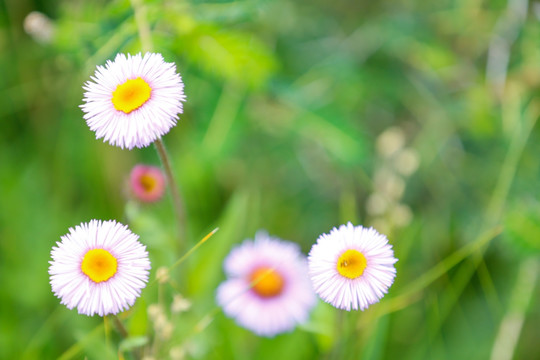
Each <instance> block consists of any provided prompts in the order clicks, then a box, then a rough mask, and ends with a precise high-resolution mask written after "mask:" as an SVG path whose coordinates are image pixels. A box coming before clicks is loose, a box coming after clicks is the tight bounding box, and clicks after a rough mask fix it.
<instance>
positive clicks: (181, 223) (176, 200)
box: [154, 139, 185, 239]
mask: <svg viewBox="0 0 540 360" xmlns="http://www.w3.org/2000/svg"><path fill="white" fill-rule="evenodd" d="M154 144H155V146H156V150H157V152H158V154H159V158H160V160H161V163H162V164H163V169H164V170H165V177H166V178H167V184H168V185H169V188H170V189H171V195H172V200H173V205H174V210H175V212H176V219H177V222H178V231H179V236H180V239H184V238H185V211H184V204H183V203H182V198H181V197H180V192H179V191H178V186H177V185H176V181H175V179H174V175H173V172H172V166H171V161H170V157H169V155H168V153H167V149H165V145H164V144H163V141H161V139H157V140H156V141H154Z"/></svg>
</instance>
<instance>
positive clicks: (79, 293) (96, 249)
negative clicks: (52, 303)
mask: <svg viewBox="0 0 540 360" xmlns="http://www.w3.org/2000/svg"><path fill="white" fill-rule="evenodd" d="M138 238H139V237H138V236H137V235H135V234H133V233H132V232H131V231H130V230H129V229H128V228H127V226H125V225H122V224H120V223H117V222H115V221H114V220H110V221H98V220H92V221H90V222H89V223H82V224H81V225H79V226H76V227H75V228H70V229H69V233H68V234H66V235H64V236H62V237H61V239H62V241H60V242H57V243H56V245H57V247H53V249H52V251H51V256H52V261H49V263H50V264H51V265H50V267H49V275H50V282H51V286H52V291H53V292H54V294H55V295H56V296H57V297H58V298H60V300H61V301H60V302H61V303H62V304H64V305H66V306H67V307H68V309H73V308H74V307H76V308H77V310H78V312H79V314H85V315H88V316H92V315H94V314H98V315H99V316H105V315H107V314H116V313H119V312H120V311H123V310H127V309H128V308H129V307H130V306H132V305H133V304H134V303H135V299H136V298H137V297H138V296H139V295H140V293H141V289H143V288H144V287H145V286H146V282H147V281H148V272H149V270H150V260H149V259H148V253H147V252H146V248H145V246H144V245H142V244H141V243H140V242H139V241H138Z"/></svg>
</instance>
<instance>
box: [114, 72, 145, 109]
mask: <svg viewBox="0 0 540 360" xmlns="http://www.w3.org/2000/svg"><path fill="white" fill-rule="evenodd" d="M151 93H152V89H151V88H150V85H148V83H147V82H146V81H144V80H143V79H141V78H140V77H138V78H136V79H132V80H127V81H126V82H125V83H123V84H120V85H118V86H117V87H116V90H114V91H113V97H112V103H113V105H114V108H115V109H116V110H120V111H123V112H124V113H126V114H129V113H130V112H132V111H133V110H136V109H138V108H140V107H141V106H143V105H144V103H145V102H147V101H148V99H150V94H151Z"/></svg>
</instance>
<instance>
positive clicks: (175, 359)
mask: <svg viewBox="0 0 540 360" xmlns="http://www.w3.org/2000/svg"><path fill="white" fill-rule="evenodd" d="M169 356H170V357H171V360H184V359H185V358H186V350H184V348H183V347H181V346H175V347H173V348H171V351H170V352H169Z"/></svg>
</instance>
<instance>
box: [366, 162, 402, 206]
mask: <svg viewBox="0 0 540 360" xmlns="http://www.w3.org/2000/svg"><path fill="white" fill-rule="evenodd" d="M373 185H374V187H375V191H376V192H379V193H382V194H384V195H385V197H387V198H389V199H395V200H398V199H400V198H401V197H402V196H403V193H404V191H405V181H403V179H402V178H401V177H400V176H399V175H396V174H395V173H394V172H393V171H391V170H390V169H387V168H380V169H377V170H376V171H375V175H374V176H373Z"/></svg>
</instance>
